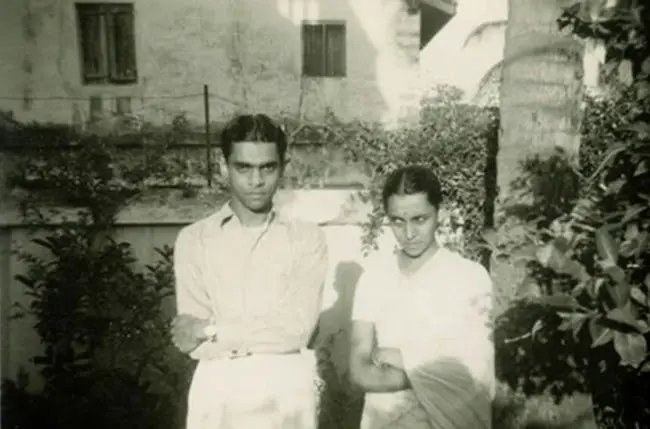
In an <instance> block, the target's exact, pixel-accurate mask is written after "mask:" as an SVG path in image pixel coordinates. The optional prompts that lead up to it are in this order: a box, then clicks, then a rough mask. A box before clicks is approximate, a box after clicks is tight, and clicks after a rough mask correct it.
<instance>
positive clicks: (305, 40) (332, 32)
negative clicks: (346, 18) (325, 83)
mask: <svg viewBox="0 0 650 429" xmlns="http://www.w3.org/2000/svg"><path fill="white" fill-rule="evenodd" d="M302 74H303V76H310V77H343V76H345V75H346V64H345V24H344V23H313V24H312V23H305V24H303V25H302Z"/></svg>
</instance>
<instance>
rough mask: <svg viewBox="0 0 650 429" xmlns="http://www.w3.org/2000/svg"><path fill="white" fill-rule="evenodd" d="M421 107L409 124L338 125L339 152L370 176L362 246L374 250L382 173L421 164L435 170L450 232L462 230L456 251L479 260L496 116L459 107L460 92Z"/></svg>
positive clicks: (491, 193)
mask: <svg viewBox="0 0 650 429" xmlns="http://www.w3.org/2000/svg"><path fill="white" fill-rule="evenodd" d="M434 94H435V95H433V96H432V97H431V98H430V99H429V100H426V102H424V103H423V109H422V113H421V121H420V123H419V124H417V125H415V126H403V127H400V128H398V129H396V130H384V129H382V128H381V127H379V126H370V125H368V124H359V123H356V124H347V125H346V124H343V125H342V126H340V127H339V128H342V129H344V130H345V135H346V140H345V141H346V143H345V149H346V150H347V151H348V152H349V155H350V156H351V157H352V159H354V160H361V161H363V162H364V163H365V164H366V166H367V168H368V170H369V171H370V174H371V176H372V182H371V186H370V189H369V190H368V191H367V198H368V200H369V201H370V202H371V203H372V205H373V211H372V214H371V216H370V219H369V222H368V224H367V227H366V234H365V238H364V244H365V245H366V246H374V245H375V242H376V238H377V236H378V234H379V232H380V226H381V224H382V220H383V210H382V207H381V202H380V198H379V197H380V194H381V186H382V184H383V180H384V177H385V175H386V174H387V173H389V172H390V171H392V170H394V169H395V168H398V167H400V166H404V165H408V164H423V165H426V166H429V167H431V168H433V169H434V171H436V173H437V175H438V177H439V178H440V180H441V182H442V186H443V191H444V193H445V199H446V203H445V208H446V209H447V210H448V211H449V212H451V213H452V219H450V221H451V224H450V225H449V227H450V228H451V229H456V228H457V227H458V226H462V228H463V232H464V234H463V240H462V242H461V243H458V247H460V249H458V250H461V251H462V252H463V253H466V254H467V255H469V256H471V257H473V258H475V259H482V260H483V262H484V263H486V264H487V260H488V259H487V257H486V254H485V252H484V250H483V247H482V246H481V242H482V238H481V237H482V231H483V229H484V228H485V227H486V226H491V225H492V212H493V203H494V199H495V197H496V150H497V137H498V117H497V114H496V111H495V110H493V109H486V108H480V107H475V106H470V105H465V104H462V103H461V93H460V91H458V90H456V89H454V88H449V87H440V88H439V89H438V91H437V92H435V93H434Z"/></svg>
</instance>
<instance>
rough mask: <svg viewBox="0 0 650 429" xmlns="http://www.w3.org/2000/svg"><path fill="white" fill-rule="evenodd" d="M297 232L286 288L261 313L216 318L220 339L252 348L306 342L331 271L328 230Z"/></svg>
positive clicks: (300, 345) (287, 347) (292, 346)
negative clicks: (329, 269) (276, 299)
mask: <svg viewBox="0 0 650 429" xmlns="http://www.w3.org/2000/svg"><path fill="white" fill-rule="evenodd" d="M294 232H295V240H296V241H295V245H294V246H293V249H294V252H293V258H292V269H291V274H290V276H289V278H290V280H289V282H290V283H289V285H288V287H287V289H286V290H287V292H286V294H285V296H284V297H283V299H282V300H281V301H280V303H279V304H278V306H277V307H276V308H274V309H273V310H271V311H269V312H268V313H267V314H265V315H263V316H262V317H256V318H246V319H244V318H242V319H240V320H220V321H218V322H217V326H218V329H217V331H218V334H217V341H222V342H224V343H225V344H229V345H232V346H233V347H234V348H242V349H244V350H248V351H252V352H256V351H257V352H264V351H278V352H280V351H290V350H294V349H300V348H303V347H305V346H306V345H307V342H308V341H309V338H310V336H311V334H312V332H313V331H314V329H315V327H316V324H317V323H318V318H319V315H320V310H321V306H322V299H323V290H324V286H325V280H326V276H327V272H328V248H327V241H326V239H325V234H324V233H323V232H322V230H321V229H320V228H319V227H318V226H316V225H313V226H309V227H306V228H300V230H299V231H296V230H294Z"/></svg>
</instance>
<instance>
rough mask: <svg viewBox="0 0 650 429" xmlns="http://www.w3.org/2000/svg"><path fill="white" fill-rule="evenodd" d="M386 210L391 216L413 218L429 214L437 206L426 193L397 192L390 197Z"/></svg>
mask: <svg viewBox="0 0 650 429" xmlns="http://www.w3.org/2000/svg"><path fill="white" fill-rule="evenodd" d="M386 211H387V212H388V215H389V216H398V217H402V218H411V217H417V216H424V215H429V214H431V213H434V212H435V211H436V208H435V207H434V206H433V205H431V203H430V202H429V200H428V198H427V195H426V194H425V193H417V194H395V195H392V196H390V197H389V198H388V201H387V207H386Z"/></svg>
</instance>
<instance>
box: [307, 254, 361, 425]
mask: <svg viewBox="0 0 650 429" xmlns="http://www.w3.org/2000/svg"><path fill="white" fill-rule="evenodd" d="M361 272H362V268H361V265H360V264H359V263H357V262H354V261H341V262H339V263H338V264H337V265H336V268H335V270H334V282H333V283H334V284H333V289H334V291H335V292H336V294H337V300H336V301H335V302H334V304H333V305H332V306H330V307H329V308H328V309H327V310H325V311H324V312H322V313H321V316H320V321H319V325H318V330H317V333H316V335H315V338H313V343H312V345H313V346H316V347H317V348H318V350H319V353H318V355H319V356H318V361H319V363H318V372H319V376H320V378H321V380H323V381H324V382H325V384H324V385H323V386H322V390H321V398H320V410H319V415H318V420H319V425H318V427H319V428H321V429H357V428H358V427H359V424H360V422H361V411H362V407H363V397H362V396H360V395H359V393H358V392H355V391H353V390H352V389H351V388H350V386H349V384H348V383H347V377H348V375H347V362H348V360H349V354H350V344H349V335H348V332H349V327H350V321H351V318H352V304H353V300H354V292H355V290H356V286H357V281H358V280H359V277H360V276H361Z"/></svg>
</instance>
